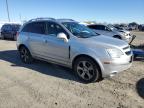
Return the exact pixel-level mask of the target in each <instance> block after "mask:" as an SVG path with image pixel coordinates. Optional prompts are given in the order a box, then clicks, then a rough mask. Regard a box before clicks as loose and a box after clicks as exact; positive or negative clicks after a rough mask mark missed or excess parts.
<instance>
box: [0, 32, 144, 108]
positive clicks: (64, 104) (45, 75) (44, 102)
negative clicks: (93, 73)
mask: <svg viewBox="0 0 144 108" xmlns="http://www.w3.org/2000/svg"><path fill="white" fill-rule="evenodd" d="M143 36H144V35H143ZM142 42H143V43H144V40H139V39H136V40H135V41H134V42H133V44H135V45H138V44H140V43H142ZM0 108H144V61H143V60H142V59H139V60H137V61H134V63H133V66H132V67H131V68H130V69H129V70H127V71H124V72H122V73H120V74H118V75H116V76H114V77H112V78H108V79H104V80H103V81H101V82H98V83H92V84H83V83H80V82H79V81H78V80H77V78H76V77H75V75H74V74H73V72H72V71H71V70H70V69H66V68H64V67H60V66H57V65H53V64H49V63H46V62H41V61H36V62H35V63H33V64H31V65H26V64H23V63H22V62H21V61H20V59H19V57H18V54H17V51H16V45H15V42H14V41H3V40H0Z"/></svg>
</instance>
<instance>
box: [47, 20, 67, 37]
mask: <svg viewBox="0 0 144 108" xmlns="http://www.w3.org/2000/svg"><path fill="white" fill-rule="evenodd" d="M59 33H65V34H66V35H67V32H66V31H65V30H64V29H63V28H62V27H61V26H60V25H58V24H56V23H53V22H48V23H47V34H48V35H52V36H57V35H58V34H59Z"/></svg>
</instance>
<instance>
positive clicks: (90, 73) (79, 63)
mask: <svg viewBox="0 0 144 108" xmlns="http://www.w3.org/2000/svg"><path fill="white" fill-rule="evenodd" d="M73 68H74V71H75V72H76V74H77V76H78V78H79V79H80V80H81V81H83V82H84V83H92V82H97V81H100V79H102V77H101V71H100V68H99V66H98V65H97V64H96V63H95V62H94V60H92V59H91V58H88V57H80V58H78V59H77V60H76V61H75V64H74V67H73Z"/></svg>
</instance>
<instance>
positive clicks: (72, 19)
mask: <svg viewBox="0 0 144 108" xmlns="http://www.w3.org/2000/svg"><path fill="white" fill-rule="evenodd" d="M57 20H68V21H75V20H73V19H64V18H63V19H57Z"/></svg>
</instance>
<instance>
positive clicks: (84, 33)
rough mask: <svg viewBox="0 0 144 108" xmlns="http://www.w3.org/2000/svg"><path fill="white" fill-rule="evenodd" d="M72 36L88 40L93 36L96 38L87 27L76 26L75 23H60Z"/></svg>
mask: <svg viewBox="0 0 144 108" xmlns="http://www.w3.org/2000/svg"><path fill="white" fill-rule="evenodd" d="M62 24H63V25H64V26H65V27H66V28H67V29H68V30H69V31H70V32H71V33H72V34H73V35H74V36H77V37H79V38H89V37H93V36H97V35H98V34H96V33H95V32H94V31H92V30H91V29H89V28H88V27H86V26H84V25H81V24H78V23H76V22H64V23H62Z"/></svg>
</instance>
